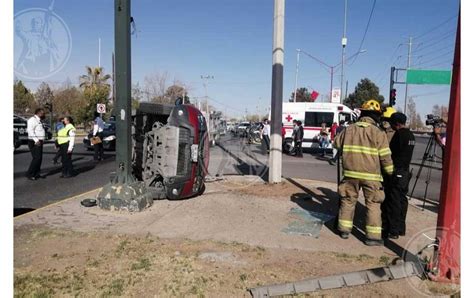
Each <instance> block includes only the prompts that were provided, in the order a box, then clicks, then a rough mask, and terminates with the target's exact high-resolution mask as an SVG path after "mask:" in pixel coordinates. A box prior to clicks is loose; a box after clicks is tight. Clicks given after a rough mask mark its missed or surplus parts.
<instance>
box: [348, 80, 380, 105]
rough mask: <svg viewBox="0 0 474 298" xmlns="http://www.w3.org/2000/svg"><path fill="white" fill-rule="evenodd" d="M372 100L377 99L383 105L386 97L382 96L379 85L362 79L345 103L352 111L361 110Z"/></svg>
mask: <svg viewBox="0 0 474 298" xmlns="http://www.w3.org/2000/svg"><path fill="white" fill-rule="evenodd" d="M370 99H375V100H377V101H378V102H380V103H381V104H382V103H383V101H384V97H383V96H382V95H380V90H379V87H377V85H375V84H374V83H373V82H372V81H371V80H369V79H368V78H365V79H362V80H361V81H360V82H359V83H358V84H357V86H356V87H355V90H354V92H353V93H351V94H349V96H348V97H347V98H346V99H344V101H343V103H344V104H345V105H346V106H348V107H349V108H351V109H355V108H360V107H361V106H362V104H363V103H364V102H365V101H367V100H370Z"/></svg>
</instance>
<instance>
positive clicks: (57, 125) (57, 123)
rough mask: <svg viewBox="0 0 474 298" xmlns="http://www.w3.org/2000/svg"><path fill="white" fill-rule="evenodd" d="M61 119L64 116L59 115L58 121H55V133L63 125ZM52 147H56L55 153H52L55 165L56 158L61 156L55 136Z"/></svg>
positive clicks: (56, 162)
mask: <svg viewBox="0 0 474 298" xmlns="http://www.w3.org/2000/svg"><path fill="white" fill-rule="evenodd" d="M63 120H64V118H63V117H61V118H59V119H58V122H56V126H55V128H56V129H55V131H56V134H57V133H58V131H60V130H61V129H62V128H63V127H64V123H63ZM54 147H55V148H56V154H55V155H54V158H53V164H55V165H57V164H58V159H59V158H60V157H61V151H60V150H59V145H58V139H57V138H56V140H55V141H54Z"/></svg>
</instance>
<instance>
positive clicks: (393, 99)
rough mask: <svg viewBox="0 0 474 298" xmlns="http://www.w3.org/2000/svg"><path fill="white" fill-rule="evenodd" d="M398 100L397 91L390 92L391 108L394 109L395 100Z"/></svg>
mask: <svg viewBox="0 0 474 298" xmlns="http://www.w3.org/2000/svg"><path fill="white" fill-rule="evenodd" d="M396 99H397V89H391V90H390V106H391V107H393V106H394V105H395V100H396Z"/></svg>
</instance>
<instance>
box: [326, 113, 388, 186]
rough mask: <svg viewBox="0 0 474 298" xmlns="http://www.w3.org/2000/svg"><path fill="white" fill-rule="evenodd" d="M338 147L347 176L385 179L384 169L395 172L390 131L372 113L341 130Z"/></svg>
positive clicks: (337, 138) (338, 136)
mask: <svg viewBox="0 0 474 298" xmlns="http://www.w3.org/2000/svg"><path fill="white" fill-rule="evenodd" d="M334 147H335V148H337V149H338V150H339V149H342V159H343V162H342V167H343V175H344V177H348V178H355V179H361V180H371V181H383V178H382V171H383V172H385V173H387V174H389V175H391V174H392V173H393V163H392V157H391V154H392V153H391V151H390V147H389V144H388V141H387V135H386V134H385V132H384V131H383V130H381V129H380V128H379V127H377V126H376V123H375V121H374V120H373V119H372V118H370V117H362V118H361V119H360V120H359V122H357V123H355V124H352V125H350V126H349V127H347V128H346V129H344V131H342V132H341V133H339V134H338V135H337V136H336V139H335V140H334Z"/></svg>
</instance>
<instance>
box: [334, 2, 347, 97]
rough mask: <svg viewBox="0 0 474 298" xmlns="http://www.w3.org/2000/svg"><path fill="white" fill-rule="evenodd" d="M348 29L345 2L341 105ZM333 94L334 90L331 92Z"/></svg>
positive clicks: (345, 4)
mask: <svg viewBox="0 0 474 298" xmlns="http://www.w3.org/2000/svg"><path fill="white" fill-rule="evenodd" d="M346 29H347V0H344V32H343V35H342V59H341V96H340V97H339V101H340V103H341V102H342V95H343V94H344V89H343V87H344V62H345V61H344V60H345V58H346V45H347V38H346ZM331 92H332V90H331Z"/></svg>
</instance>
